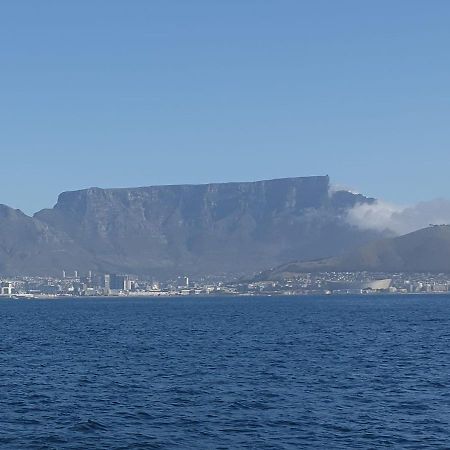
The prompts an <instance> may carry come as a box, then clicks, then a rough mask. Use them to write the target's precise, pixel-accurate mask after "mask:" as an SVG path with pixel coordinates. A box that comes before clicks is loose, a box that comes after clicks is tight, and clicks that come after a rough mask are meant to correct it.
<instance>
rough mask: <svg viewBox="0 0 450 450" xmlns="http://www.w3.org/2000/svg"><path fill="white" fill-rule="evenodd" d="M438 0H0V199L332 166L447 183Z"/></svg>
mask: <svg viewBox="0 0 450 450" xmlns="http://www.w3.org/2000/svg"><path fill="white" fill-rule="evenodd" d="M449 23H450V1H448V0H429V1H424V0H403V1H402V0H395V1H394V0H386V1H383V0H376V1H361V0H355V1H350V0H340V1H336V0H328V1H320V0H308V1H302V0H203V1H200V0H188V1H187V0H178V1H176V0H161V1H156V0H141V1H140V0H132V1H129V0H121V1H117V0H76V1H61V0H54V1H49V0H39V1H36V0H28V1H27V0H20V1H17V0H2V1H1V2H0V83H1V90H0V152H1V164H0V167H1V169H0V170H1V172H0V192H1V197H0V203H6V204H9V205H11V206H14V207H17V208H21V209H24V210H25V211H27V212H34V211H36V210H38V209H40V208H43V207H46V206H52V205H53V204H54V203H55V201H56V197H57V194H58V193H59V192H61V191H64V190H72V189H79V188H84V187H89V186H100V187H120V186H139V185H151V184H167V183H170V184H172V183H204V182H211V181H235V180H256V179H264V178H276V177H286V176H305V175H315V174H329V175H330V176H331V177H332V180H333V181H334V182H336V183H340V184H343V185H347V186H351V187H354V188H356V189H358V190H359V191H362V192H363V193H366V194H369V195H372V196H377V197H381V198H384V199H385V200H388V201H394V202H400V203H410V202H416V201H419V200H423V199H428V198H432V197H450V57H449V48H450V26H449Z"/></svg>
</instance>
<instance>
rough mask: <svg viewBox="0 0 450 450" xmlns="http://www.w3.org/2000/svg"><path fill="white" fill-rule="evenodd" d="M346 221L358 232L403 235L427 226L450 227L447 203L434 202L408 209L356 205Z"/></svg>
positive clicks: (387, 205)
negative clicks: (363, 230)
mask: <svg viewBox="0 0 450 450" xmlns="http://www.w3.org/2000/svg"><path fill="white" fill-rule="evenodd" d="M346 220H347V222H348V223H350V224H352V225H355V226H357V227H358V228H361V229H373V230H379V231H383V230H390V231H393V232H394V233H396V234H405V233H409V232H411V231H415V230H419V229H421V228H425V227H427V226H429V224H444V223H445V224H449V223H450V200H445V199H436V200H430V201H427V202H421V203H417V204H416V205H413V206H407V207H402V206H397V205H393V204H390V203H386V202H383V201H379V200H378V201H376V202H375V203H373V204H372V205H368V204H358V205H356V206H354V207H353V208H351V209H349V210H348V212H347V216H346Z"/></svg>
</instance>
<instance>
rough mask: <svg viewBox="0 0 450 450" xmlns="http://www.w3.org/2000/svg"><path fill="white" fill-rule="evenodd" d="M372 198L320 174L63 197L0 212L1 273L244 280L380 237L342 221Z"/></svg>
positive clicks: (98, 191)
mask: <svg viewBox="0 0 450 450" xmlns="http://www.w3.org/2000/svg"><path fill="white" fill-rule="evenodd" d="M372 202H374V199H371V198H367V197H364V196H363V195H360V194H353V193H351V192H348V191H338V192H334V191H332V190H331V189H330V182H329V178H328V176H318V177H297V178H283V179H275V180H265V181H256V182H236V183H215V184H205V185H179V186H150V187H140V188H123V189H100V188H90V189H84V190H80V191H73V192H64V193H62V194H61V195H60V196H59V198H58V202H57V204H56V205H55V206H54V207H53V208H52V209H45V210H43V211H40V212H38V213H37V214H35V215H34V217H28V216H26V215H25V214H23V213H21V212H20V211H17V210H12V209H8V208H7V207H5V211H6V213H5V214H4V217H3V219H2V220H0V243H1V244H2V247H1V248H0V274H3V275H5V274H8V275H16V274H19V275H24V274H27V275H34V274H57V273H61V271H62V270H63V269H65V270H68V271H69V270H75V269H77V270H79V271H80V272H81V273H83V272H87V271H88V270H90V269H92V270H94V271H105V272H106V271H108V272H109V271H113V272H125V273H134V274H146V275H151V276H155V277H161V278H165V277H170V276H173V275H178V274H188V275H230V274H231V275H233V274H235V275H241V274H247V275H249V274H251V273H254V272H256V271H258V270H263V269H264V268H265V267H271V266H272V267H273V266H275V265H278V264H281V263H283V261H287V260H308V259H313V258H321V257H326V256H329V255H337V254H341V253H342V252H343V251H345V250H348V249H349V248H352V247H354V246H356V245H359V244H362V243H365V242H369V241H371V240H373V239H376V238H379V237H380V236H381V234H380V233H378V232H375V231H367V230H360V229H358V228H356V227H354V226H351V225H349V224H348V222H347V221H346V212H347V211H348V209H349V208H352V207H353V206H354V205H356V204H360V203H372Z"/></svg>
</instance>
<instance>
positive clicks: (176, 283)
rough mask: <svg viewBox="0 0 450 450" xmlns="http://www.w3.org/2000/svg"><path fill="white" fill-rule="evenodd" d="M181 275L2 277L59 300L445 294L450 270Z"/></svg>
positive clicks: (1, 286) (22, 295)
mask: <svg viewBox="0 0 450 450" xmlns="http://www.w3.org/2000/svg"><path fill="white" fill-rule="evenodd" d="M256 279H257V278H254V279H244V278H241V279H232V280H227V279H226V278H225V277H223V279H221V278H220V277H215V278H199V279H194V278H190V277H189V276H180V277H176V278H175V279H172V280H164V281H158V280H155V279H152V278H150V279H146V278H144V277H137V276H133V275H127V274H112V273H111V274H97V273H93V272H92V271H88V272H87V273H85V274H80V273H79V272H78V271H75V272H74V273H66V272H64V271H63V272H62V273H61V276H60V277H30V276H21V277H12V278H0V297H1V298H4V299H5V298H6V299H7V298H10V299H45V298H48V299H51V298H54V299H57V298H66V297H176V296H265V295H266V296H271V295H273V296H277V295H284V296H286V295H305V296H306V295H357V294H366V295H370V294H422V293H427V294H433V293H434V294H443V293H447V292H449V290H450V274H444V273H441V274H430V273H413V274H412V273H368V272H325V273H301V274H295V275H293V276H290V277H286V278H283V279H280V280H267V281H266V280H258V281H255V280H256Z"/></svg>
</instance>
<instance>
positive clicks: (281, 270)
mask: <svg viewBox="0 0 450 450" xmlns="http://www.w3.org/2000/svg"><path fill="white" fill-rule="evenodd" d="M346 271H349V272H359V271H368V272H435V273H440V272H443V273H450V226H449V225H435V226H430V227H428V228H425V229H422V230H419V231H415V232H413V233H409V234H406V235H404V236H399V237H395V238H388V239H382V240H377V241H374V242H371V243H369V244H365V245H363V246H360V247H358V248H356V249H355V250H352V251H349V252H346V253H344V254H343V255H341V256H337V257H331V258H323V259H317V260H312V261H306V262H301V261H298V262H291V263H288V264H283V265H280V266H278V267H276V268H274V269H272V270H268V271H265V272H262V273H261V274H260V275H258V279H280V278H285V277H287V276H289V275H292V274H295V273H302V272H346Z"/></svg>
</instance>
